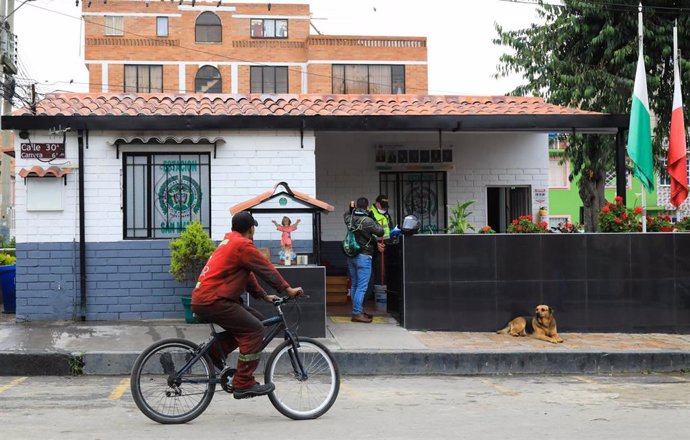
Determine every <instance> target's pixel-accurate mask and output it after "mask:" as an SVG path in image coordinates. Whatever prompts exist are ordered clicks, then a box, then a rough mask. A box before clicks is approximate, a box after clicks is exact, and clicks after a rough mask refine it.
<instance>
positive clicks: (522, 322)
mask: <svg viewBox="0 0 690 440" xmlns="http://www.w3.org/2000/svg"><path fill="white" fill-rule="evenodd" d="M534 312H535V313H534V314H535V316H519V317H517V318H515V319H513V320H512V321H510V322H509V323H508V324H507V325H506V326H505V327H504V328H502V329H501V330H499V331H497V332H496V333H498V334H504V333H508V334H509V335H511V336H527V335H529V336H531V337H533V338H537V339H541V340H542V341H546V342H553V343H554V344H556V343H559V342H563V339H561V337H560V336H558V330H557V329H556V318H554V317H553V309H552V308H551V307H549V306H546V305H543V304H540V305H538V306H537V308H536V309H535V311H534Z"/></svg>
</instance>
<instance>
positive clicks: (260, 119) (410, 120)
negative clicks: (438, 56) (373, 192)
mask: <svg viewBox="0 0 690 440" xmlns="http://www.w3.org/2000/svg"><path fill="white" fill-rule="evenodd" d="M628 123H629V116H628V115H609V114H546V115H534V114H529V115H528V114H517V115H505V114H503V115H385V116H330V115H329V116H320V115H299V116H292V115H263V116H259V115H256V116H225V115H221V116H218V115H166V116H156V115H151V116H147V115H136V116H127V115H117V116H116V115H104V116H82V115H55V116H45V115H36V116H34V115H18V116H3V117H2V126H3V128H5V129H10V130H36V129H51V128H57V127H62V128H65V127H70V128H71V129H72V130H79V129H86V128H88V129H89V130H125V131H131V130H136V131H142V130H175V131H180V130H182V131H184V130H219V129H258V130H260V129H274V130H275V129H300V128H301V129H305V130H346V131H415V130H419V131H427V130H429V131H432V130H444V131H531V132H549V133H552V132H573V131H577V132H578V133H615V132H617V131H618V130H619V129H624V130H625V129H627V128H628Z"/></svg>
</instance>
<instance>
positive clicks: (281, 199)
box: [278, 197, 287, 206]
mask: <svg viewBox="0 0 690 440" xmlns="http://www.w3.org/2000/svg"><path fill="white" fill-rule="evenodd" d="M278 204H279V205H280V206H285V205H287V199H286V198H285V197H281V198H280V199H278Z"/></svg>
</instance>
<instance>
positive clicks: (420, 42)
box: [308, 35, 426, 48]
mask: <svg viewBox="0 0 690 440" xmlns="http://www.w3.org/2000/svg"><path fill="white" fill-rule="evenodd" d="M308 44H309V45H311V46H361V47H387V48H392V47H399V48H425V47H426V38H417V37H409V38H397V37H359V36H324V35H320V36H310V37H309V39H308Z"/></svg>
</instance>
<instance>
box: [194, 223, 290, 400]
mask: <svg viewBox="0 0 690 440" xmlns="http://www.w3.org/2000/svg"><path fill="white" fill-rule="evenodd" d="M254 274H256V275H258V276H259V277H260V278H261V279H263V280H264V281H266V282H267V283H268V284H269V285H270V286H271V287H273V288H274V289H275V290H276V291H278V292H282V291H284V290H285V289H287V288H288V287H289V284H288V283H287V281H285V279H283V277H282V276H281V275H280V274H279V273H278V271H277V270H276V269H275V268H274V267H273V265H272V264H271V262H270V261H268V259H266V257H265V256H263V255H262V254H261V253H260V252H259V250H258V249H257V248H256V246H255V245H254V242H253V241H252V240H250V239H248V238H245V237H243V236H242V234H240V233H238V232H229V233H227V234H225V237H224V239H223V241H222V242H221V243H220V245H218V248H217V249H216V250H215V251H214V252H213V254H212V255H211V257H210V258H209V259H208V262H207V263H206V266H205V267H204V269H203V270H202V271H201V275H200V276H199V281H198V282H197V284H196V287H195V288H194V291H193V292H192V311H193V312H194V313H196V314H197V315H198V316H199V317H200V318H202V319H203V320H204V321H206V322H213V323H215V324H218V325H220V326H221V327H223V328H224V329H225V330H226V331H227V332H228V333H229V334H230V338H224V339H222V341H223V351H225V354H226V355H227V354H228V353H230V352H231V351H232V350H234V349H235V348H237V347H238V346H239V348H240V355H239V359H238V360H237V373H235V375H234V377H233V386H234V387H235V388H236V389H244V388H248V387H251V386H252V385H254V384H255V383H256V380H255V379H254V376H253V374H254V370H256V367H257V366H258V365H259V358H260V356H261V351H260V350H261V342H262V339H263V331H264V327H263V325H262V324H261V319H262V317H261V314H260V313H259V312H257V311H256V310H254V309H252V308H250V307H247V306H245V305H244V304H243V303H242V299H241V295H242V293H244V292H245V291H247V292H248V293H249V294H250V295H252V296H253V297H254V298H257V299H261V298H263V297H264V296H266V292H265V291H264V290H263V289H262V288H261V286H260V285H259V283H258V282H257V280H256V277H255V276H254Z"/></svg>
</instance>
